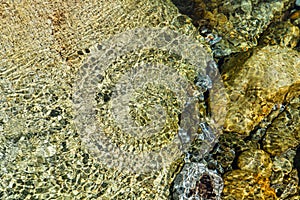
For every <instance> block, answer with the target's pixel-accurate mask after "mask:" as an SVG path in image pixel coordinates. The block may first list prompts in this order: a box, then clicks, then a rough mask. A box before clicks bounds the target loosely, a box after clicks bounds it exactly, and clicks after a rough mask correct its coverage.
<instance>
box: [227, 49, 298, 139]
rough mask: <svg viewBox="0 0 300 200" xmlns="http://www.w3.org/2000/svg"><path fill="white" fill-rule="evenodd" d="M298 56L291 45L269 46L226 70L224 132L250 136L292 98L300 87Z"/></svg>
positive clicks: (254, 52)
mask: <svg viewBox="0 0 300 200" xmlns="http://www.w3.org/2000/svg"><path fill="white" fill-rule="evenodd" d="M299 56H300V55H299V53H298V52H297V51H293V50H291V49H288V48H283V47H279V46H266V47H264V48H262V49H257V50H254V51H253V53H252V56H251V57H250V58H249V59H248V60H246V61H245V63H244V64H241V65H238V66H232V68H231V69H229V70H227V71H225V72H224V74H223V78H224V84H225V87H226V88H227V91H228V94H229V98H230V103H229V109H228V113H227V117H226V119H225V124H224V129H225V131H229V132H236V133H239V134H241V135H243V136H248V135H249V134H250V131H251V130H253V128H254V127H255V126H256V125H258V124H259V123H260V122H261V121H262V120H263V119H264V118H265V117H266V116H267V115H268V114H270V113H271V111H272V109H274V108H276V107H278V105H279V107H280V105H282V104H284V103H286V102H289V101H290V100H291V99H292V97H293V95H295V94H294V93H295V92H297V91H298V89H299V88H298V84H297V82H298V81H299V80H300V67H299V65H300V60H299ZM231 63H232V62H231Z"/></svg>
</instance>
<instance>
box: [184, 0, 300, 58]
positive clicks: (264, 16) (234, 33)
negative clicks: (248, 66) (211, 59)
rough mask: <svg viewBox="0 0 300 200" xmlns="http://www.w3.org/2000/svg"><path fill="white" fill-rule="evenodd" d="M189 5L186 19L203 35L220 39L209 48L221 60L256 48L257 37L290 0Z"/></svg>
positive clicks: (247, 0)
mask: <svg viewBox="0 0 300 200" xmlns="http://www.w3.org/2000/svg"><path fill="white" fill-rule="evenodd" d="M189 2H190V1H189ZM193 3H194V4H191V3H189V4H188V3H187V4H186V5H187V6H188V5H191V6H192V7H193V9H192V12H190V13H189V14H188V15H189V16H191V18H192V19H193V20H194V24H196V26H198V27H199V29H200V31H201V32H202V33H203V34H206V35H207V32H212V33H213V34H209V35H218V36H220V37H221V38H222V39H221V40H220V41H219V42H218V43H216V44H215V45H214V46H213V47H212V49H213V52H214V55H215V56H216V57H222V56H227V55H229V54H232V53H236V52H243V51H247V50H248V49H250V48H252V47H255V46H257V45H258V39H259V38H260V35H261V33H263V31H265V30H266V29H267V27H268V25H269V24H271V22H274V21H279V20H280V17H281V16H282V14H283V13H284V12H285V11H286V10H288V9H289V8H290V6H292V5H293V4H294V0H273V1H263V0H235V1H230V2H227V1H204V0H197V1H195V0H194V1H193ZM181 7H182V6H181Z"/></svg>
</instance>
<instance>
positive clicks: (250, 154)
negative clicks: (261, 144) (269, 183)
mask: <svg viewBox="0 0 300 200" xmlns="http://www.w3.org/2000/svg"><path fill="white" fill-rule="evenodd" d="M238 167H239V168H240V169H242V170H246V171H251V172H256V173H259V174H261V175H262V176H264V177H269V176H270V175H271V169H272V162H271V158H270V156H269V154H267V153H266V152H264V151H263V150H258V149H254V150H248V151H244V152H243V153H242V154H241V155H240V156H239V157H238Z"/></svg>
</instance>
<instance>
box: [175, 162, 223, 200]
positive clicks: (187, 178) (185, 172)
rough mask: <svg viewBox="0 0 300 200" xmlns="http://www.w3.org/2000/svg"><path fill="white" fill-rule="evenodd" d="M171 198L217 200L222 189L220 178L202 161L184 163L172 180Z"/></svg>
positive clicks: (176, 199)
mask: <svg viewBox="0 0 300 200" xmlns="http://www.w3.org/2000/svg"><path fill="white" fill-rule="evenodd" d="M173 184H174V185H173V188H172V199H174V200H180V199H189V200H192V199H199V200H205V199H211V200H218V199H220V195H221V192H222V189H223V181H222V178H221V177H220V176H219V175H218V174H217V173H216V172H215V171H213V170H209V169H208V168H207V167H206V165H204V164H203V163H199V162H198V163H186V164H185V165H184V166H183V169H182V170H181V172H180V173H179V174H178V175H177V177H176V179H175V180H174V183H173Z"/></svg>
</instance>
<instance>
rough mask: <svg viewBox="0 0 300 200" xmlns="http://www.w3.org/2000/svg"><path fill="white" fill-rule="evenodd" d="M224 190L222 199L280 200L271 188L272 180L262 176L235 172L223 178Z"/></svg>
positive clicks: (246, 172)
mask: <svg viewBox="0 0 300 200" xmlns="http://www.w3.org/2000/svg"><path fill="white" fill-rule="evenodd" d="M223 180H224V190H223V196H222V199H224V200H231V199H242V200H247V199H261V200H264V199H268V200H269V199H270V200H272V199H274V200H275V199H278V198H277V196H276V194H275V191H274V189H273V188H271V187H270V180H269V179H268V178H266V177H263V176H261V175H260V174H257V173H254V172H249V171H244V170H233V171H231V172H228V173H226V174H225V175H224V177H223Z"/></svg>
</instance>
